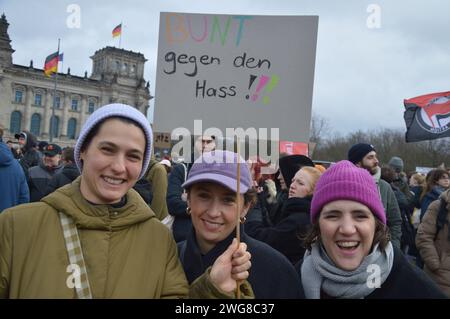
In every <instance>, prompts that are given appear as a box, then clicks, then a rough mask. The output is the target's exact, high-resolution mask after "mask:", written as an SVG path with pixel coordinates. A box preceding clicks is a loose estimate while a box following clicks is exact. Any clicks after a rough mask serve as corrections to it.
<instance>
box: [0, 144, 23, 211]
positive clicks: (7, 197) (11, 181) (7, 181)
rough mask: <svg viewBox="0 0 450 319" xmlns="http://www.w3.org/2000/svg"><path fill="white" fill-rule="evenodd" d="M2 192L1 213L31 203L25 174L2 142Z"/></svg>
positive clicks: (0, 149) (0, 163) (0, 169)
mask: <svg viewBox="0 0 450 319" xmlns="http://www.w3.org/2000/svg"><path fill="white" fill-rule="evenodd" d="M0 190H1V195H0V213H1V212H2V211H3V210H4V209H6V208H9V207H13V206H16V205H19V204H23V203H28V202H29V201H30V193H29V191H28V185H27V180H26V178H25V174H24V173H23V170H22V168H21V167H20V164H19V162H18V161H17V160H16V159H14V156H13V154H12V153H11V151H10V149H9V147H8V146H7V145H6V144H5V143H3V142H0Z"/></svg>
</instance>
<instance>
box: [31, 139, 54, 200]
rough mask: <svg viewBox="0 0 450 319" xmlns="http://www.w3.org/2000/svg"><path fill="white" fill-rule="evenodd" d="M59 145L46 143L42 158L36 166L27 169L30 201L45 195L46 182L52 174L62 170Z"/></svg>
mask: <svg viewBox="0 0 450 319" xmlns="http://www.w3.org/2000/svg"><path fill="white" fill-rule="evenodd" d="M61 153H62V150H61V147H59V145H57V144H48V145H47V146H45V148H44V158H43V160H42V162H41V163H39V165H38V166H35V167H32V168H30V169H29V170H28V175H29V178H28V186H29V188H30V202H38V201H40V200H41V198H42V197H44V196H45V195H46V191H47V187H48V183H49V182H50V179H51V178H52V176H53V175H55V174H57V173H59V172H61V171H62V169H63V166H62V164H61V163H60V162H61Z"/></svg>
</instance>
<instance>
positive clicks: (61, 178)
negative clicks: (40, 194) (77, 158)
mask: <svg viewBox="0 0 450 319" xmlns="http://www.w3.org/2000/svg"><path fill="white" fill-rule="evenodd" d="M78 176H80V171H79V170H78V167H77V166H76V165H75V164H68V165H65V166H64V167H63V169H62V171H61V172H59V173H57V174H55V175H54V176H53V177H52V178H51V179H50V181H49V182H48V187H47V192H46V194H50V193H53V192H54V191H55V190H57V189H58V188H60V187H63V186H64V185H67V184H70V183H72V182H73V181H74V180H75V179H76V178H77V177H78Z"/></svg>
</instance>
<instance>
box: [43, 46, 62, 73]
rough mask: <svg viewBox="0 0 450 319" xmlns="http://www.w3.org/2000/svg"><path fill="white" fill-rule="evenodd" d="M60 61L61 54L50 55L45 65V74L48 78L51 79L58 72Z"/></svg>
mask: <svg viewBox="0 0 450 319" xmlns="http://www.w3.org/2000/svg"><path fill="white" fill-rule="evenodd" d="M58 61H59V52H58V51H56V52H55V53H52V54H50V55H49V56H48V57H47V58H46V59H45V63H44V73H45V75H46V76H48V77H50V76H51V75H52V74H53V73H56V72H58Z"/></svg>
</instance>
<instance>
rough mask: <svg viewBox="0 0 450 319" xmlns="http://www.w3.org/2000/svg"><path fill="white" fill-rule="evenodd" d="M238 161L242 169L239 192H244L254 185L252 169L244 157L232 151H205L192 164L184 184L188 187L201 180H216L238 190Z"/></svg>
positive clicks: (233, 189) (235, 190)
mask: <svg viewBox="0 0 450 319" xmlns="http://www.w3.org/2000/svg"><path fill="white" fill-rule="evenodd" d="M238 160H239V161H238ZM237 163H240V169H241V176H240V190H239V193H241V194H244V193H246V192H247V191H248V190H249V188H250V187H251V186H252V178H251V176H250V171H249V169H248V166H247V163H246V162H245V161H244V159H243V158H242V157H241V156H239V155H238V154H236V153H233V152H230V151H220V150H216V151H212V152H208V153H203V155H202V156H200V157H199V158H198V159H197V160H196V161H195V162H194V164H193V165H192V168H191V170H190V171H189V175H188V178H187V180H186V182H185V183H184V184H183V185H182V186H183V187H184V188H188V187H189V186H192V185H193V184H195V183H199V182H215V183H219V184H220V185H223V186H225V187H226V188H229V189H231V190H232V191H233V192H237Z"/></svg>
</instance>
